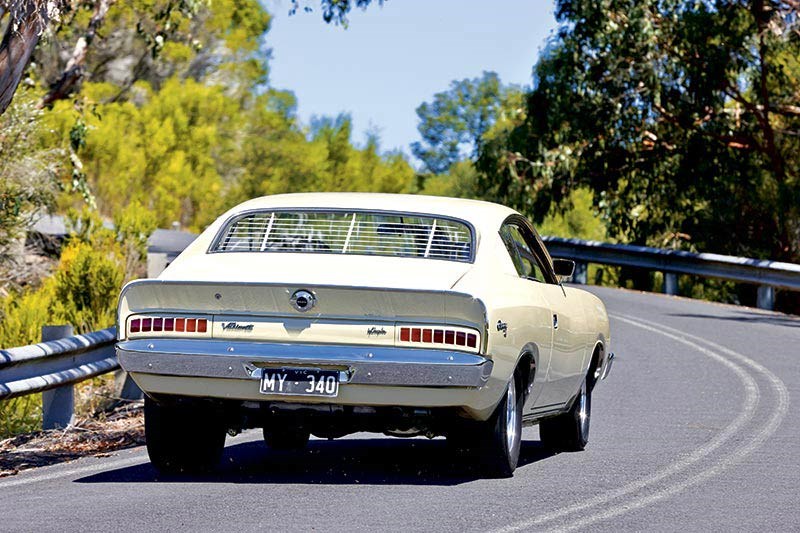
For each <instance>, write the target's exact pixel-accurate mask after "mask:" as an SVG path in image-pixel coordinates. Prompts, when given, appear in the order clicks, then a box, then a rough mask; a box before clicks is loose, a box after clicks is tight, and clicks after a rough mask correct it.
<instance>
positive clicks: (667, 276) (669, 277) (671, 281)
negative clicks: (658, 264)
mask: <svg viewBox="0 0 800 533" xmlns="http://www.w3.org/2000/svg"><path fill="white" fill-rule="evenodd" d="M663 274H664V284H663V287H662V288H663V290H664V294H672V295H675V294H678V275H677V274H676V273H674V272H663Z"/></svg>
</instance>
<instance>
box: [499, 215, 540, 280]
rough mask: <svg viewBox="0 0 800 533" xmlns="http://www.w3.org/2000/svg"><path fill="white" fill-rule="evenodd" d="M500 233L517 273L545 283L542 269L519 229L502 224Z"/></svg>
mask: <svg viewBox="0 0 800 533" xmlns="http://www.w3.org/2000/svg"><path fill="white" fill-rule="evenodd" d="M500 234H501V236H502V237H503V241H504V242H505V244H506V248H507V249H508V253H509V254H510V255H511V260H512V261H513V262H514V267H516V269H517V273H518V274H519V275H520V276H521V277H523V278H528V279H533V280H536V281H540V282H542V283H546V279H545V277H544V274H543V273H542V269H541V268H540V267H539V263H538V262H537V260H536V256H535V255H534V254H533V251H532V250H531V248H530V246H528V243H527V242H525V238H524V236H523V235H522V232H521V231H520V229H519V228H518V227H517V226H515V225H513V224H506V225H505V226H503V229H502V230H501V232H500Z"/></svg>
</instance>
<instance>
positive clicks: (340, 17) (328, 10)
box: [289, 0, 384, 28]
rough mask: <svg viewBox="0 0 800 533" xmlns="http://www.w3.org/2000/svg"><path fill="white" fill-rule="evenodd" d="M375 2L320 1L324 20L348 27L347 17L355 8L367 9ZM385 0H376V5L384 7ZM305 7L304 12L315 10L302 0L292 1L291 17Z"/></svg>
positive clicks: (350, 0) (354, 0) (369, 0)
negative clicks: (301, 7)
mask: <svg viewBox="0 0 800 533" xmlns="http://www.w3.org/2000/svg"><path fill="white" fill-rule="evenodd" d="M372 2H373V0H320V7H321V8H322V19H323V20H324V21H325V22H327V23H331V22H333V23H334V24H337V25H341V26H344V27H345V28H346V27H347V25H348V23H349V21H348V19H347V15H348V14H349V13H350V11H352V10H353V8H354V7H357V8H360V9H366V8H367V7H368V6H369V5H370V4H372ZM383 2H384V0H375V3H376V4H378V5H380V6H383ZM301 3H302V4H304V5H303V11H305V12H307V13H310V12H311V11H313V8H312V7H310V6H309V5H308V3H307V2H303V1H302V0H292V8H291V9H290V10H289V14H290V15H294V14H295V13H297V10H298V9H300V4H301Z"/></svg>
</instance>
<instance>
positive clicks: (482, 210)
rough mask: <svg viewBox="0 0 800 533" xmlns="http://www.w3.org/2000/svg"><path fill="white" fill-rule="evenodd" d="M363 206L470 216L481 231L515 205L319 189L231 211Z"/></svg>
mask: <svg viewBox="0 0 800 533" xmlns="http://www.w3.org/2000/svg"><path fill="white" fill-rule="evenodd" d="M286 208H298V209H301V208H305V209H325V208H329V209H363V210H367V211H399V212H403V213H417V214H427V215H441V216H445V217H451V218H459V219H462V220H466V221H467V222H469V223H471V224H472V225H473V226H475V228H476V229H478V230H479V231H481V230H483V231H496V230H497V228H499V226H500V223H501V222H502V221H503V220H505V219H506V217H508V216H509V215H511V214H514V213H516V211H514V210H513V209H510V208H508V207H505V206H502V205H500V204H495V203H492V202H484V201H482V200H469V199H465V198H448V197H444V196H425V195H418V194H387V193H368V192H366V193H365V192H315V193H291V194H275V195H272V196H262V197H260V198H254V199H252V200H248V201H246V202H244V203H241V204H239V205H237V206H236V207H234V208H233V209H232V210H231V211H229V212H228V213H227V215H229V216H230V215H235V214H236V213H240V212H242V211H249V210H253V209H286Z"/></svg>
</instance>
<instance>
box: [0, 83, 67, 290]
mask: <svg viewBox="0 0 800 533" xmlns="http://www.w3.org/2000/svg"><path fill="white" fill-rule="evenodd" d="M35 103H36V94H35V93H34V92H33V91H28V90H22V91H20V94H18V95H17V99H16V100H15V102H14V104H13V105H12V106H11V107H10V108H9V109H8V111H7V112H6V113H5V114H4V115H3V116H2V118H0V131H2V133H1V134H0V287H2V286H4V285H5V284H6V283H7V282H9V281H10V282H11V284H12V285H13V284H14V283H13V282H14V281H15V278H16V275H15V271H16V270H17V269H18V268H19V264H18V260H19V258H20V255H21V252H22V245H23V243H24V232H25V229H26V228H27V227H28V226H29V225H30V223H31V221H32V220H33V219H34V218H35V217H36V216H37V215H39V214H41V213H42V212H43V211H45V210H47V209H48V208H49V207H50V206H51V205H52V203H53V201H54V198H55V192H56V187H55V185H56V179H55V177H56V174H57V172H58V168H59V163H60V159H61V156H62V154H61V152H60V151H59V150H57V149H52V148H44V149H42V150H38V151H34V152H31V151H30V145H31V144H32V143H36V142H37V140H38V138H39V137H40V135H41V128H39V126H38V123H37V119H38V117H39V115H40V112H39V111H38V110H37V109H36V105H35Z"/></svg>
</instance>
